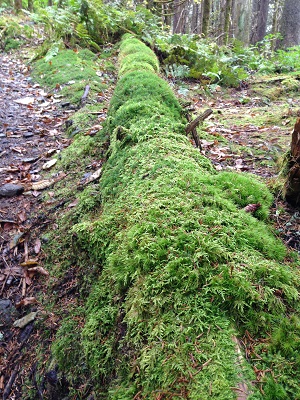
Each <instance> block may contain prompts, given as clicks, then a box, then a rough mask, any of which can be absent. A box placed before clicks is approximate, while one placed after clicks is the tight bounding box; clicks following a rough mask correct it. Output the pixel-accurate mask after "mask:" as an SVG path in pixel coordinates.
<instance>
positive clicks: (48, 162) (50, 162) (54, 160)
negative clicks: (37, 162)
mask: <svg viewBox="0 0 300 400" xmlns="http://www.w3.org/2000/svg"><path fill="white" fill-rule="evenodd" d="M56 163H57V158H53V159H52V160H49V161H47V162H46V163H45V164H44V165H43V166H42V168H43V169H50V168H52V167H53V166H54V165H55V164H56Z"/></svg>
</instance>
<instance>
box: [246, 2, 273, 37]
mask: <svg viewBox="0 0 300 400" xmlns="http://www.w3.org/2000/svg"><path fill="white" fill-rule="evenodd" d="M268 11H269V0H253V5H252V26H251V33H250V43H251V44H255V43H257V42H260V41H261V40H263V38H264V37H265V35H266V31H267V22H268Z"/></svg>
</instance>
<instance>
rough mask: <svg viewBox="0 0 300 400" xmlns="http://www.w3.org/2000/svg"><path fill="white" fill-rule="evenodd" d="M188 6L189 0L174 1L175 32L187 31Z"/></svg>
mask: <svg viewBox="0 0 300 400" xmlns="http://www.w3.org/2000/svg"><path fill="white" fill-rule="evenodd" d="M187 7H188V1H184V0H175V2H174V17H173V33H185V29H186V15H187V11H186V9H187Z"/></svg>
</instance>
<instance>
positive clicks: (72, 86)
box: [32, 49, 108, 105]
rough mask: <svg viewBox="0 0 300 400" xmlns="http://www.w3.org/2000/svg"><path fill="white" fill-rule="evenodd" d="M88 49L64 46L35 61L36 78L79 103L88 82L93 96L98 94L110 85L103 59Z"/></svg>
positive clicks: (33, 72)
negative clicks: (49, 56) (54, 53)
mask: <svg viewBox="0 0 300 400" xmlns="http://www.w3.org/2000/svg"><path fill="white" fill-rule="evenodd" d="M96 61H97V56H96V55H95V54H94V53H92V52H91V51H90V50H88V49H81V50H76V51H73V50H61V51H59V52H58V54H57V55H55V56H53V57H52V58H51V59H50V60H48V61H46V60H45V58H42V59H40V60H38V61H37V62H36V63H35V64H34V68H33V71H32V76H33V78H34V79H35V80H36V81H37V82H40V83H41V84H43V85H44V86H45V85H46V86H48V87H49V88H50V89H51V90H52V91H56V92H59V94H60V95H62V96H63V97H64V98H65V99H66V100H69V101H70V102H71V103H73V104H75V105H79V103H80V99H81V97H82V96H83V93H84V89H85V87H86V85H89V87H90V92H89V97H90V98H95V97H96V96H97V94H98V93H101V92H102V91H103V90H105V89H106V88H107V83H108V82H107V79H106V77H105V76H103V74H102V71H101V65H102V62H101V61H99V62H98V63H97V62H96Z"/></svg>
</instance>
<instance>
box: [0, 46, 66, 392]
mask: <svg viewBox="0 0 300 400" xmlns="http://www.w3.org/2000/svg"><path fill="white" fill-rule="evenodd" d="M17 56H18V55H16V56H15V57H12V56H9V55H4V54H2V55H0V66H1V67H0V105H1V106H0V395H2V398H3V399H19V398H22V397H20V396H22V395H21V394H20V393H19V389H18V387H20V385H23V384H24V379H25V376H27V375H28V374H29V370H30V369H31V368H33V367H34V366H32V365H30V362H29V364H28V360H30V357H29V355H28V351H29V352H30V346H32V344H33V343H34V342H35V341H37V340H39V335H38V332H37V330H36V328H35V327H34V321H33V320H34V318H35V316H36V314H34V313H35V312H36V311H37V299H36V297H35V296H36V293H37V292H38V291H40V290H41V285H42V282H43V280H45V278H46V279H47V271H45V270H44V269H43V268H42V266H41V261H42V259H43V257H44V254H43V238H42V237H41V236H40V232H41V230H42V229H43V227H46V226H47V223H48V221H47V218H48V216H49V210H48V211H46V210H45V209H42V207H44V205H43V206H42V205H41V201H40V196H41V193H42V190H43V188H45V187H46V186H47V185H48V187H49V184H51V183H52V184H53V182H55V181H56V180H58V179H59V178H60V176H51V177H50V180H49V178H48V179H45V178H44V177H43V173H44V172H45V171H47V170H48V169H50V168H51V167H49V163H48V164H47V162H49V161H50V159H52V158H53V157H59V152H60V151H61V150H62V149H63V148H64V147H66V146H68V144H69V139H66V138H65V136H64V123H65V120H66V119H67V118H68V117H69V115H70V113H71V112H72V111H71V110H70V111H68V110H66V109H65V108H63V107H61V99H60V98H59V96H58V95H56V94H55V93H46V92H45V91H44V89H42V88H41V87H40V86H39V85H37V84H34V83H33V82H32V80H31V78H30V75H29V73H30V70H29V67H28V66H26V65H25V64H24V63H23V62H22V61H20V60H19V59H17V58H16V57H17ZM47 213H48V215H47ZM37 228H38V229H39V231H37ZM32 313H33V314H32ZM24 316H27V317H28V316H29V317H31V318H32V321H30V322H29V321H26V322H23V323H22V322H21V323H19V327H16V326H14V325H13V324H14V323H15V324H16V321H18V320H19V319H20V318H22V317H24Z"/></svg>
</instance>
